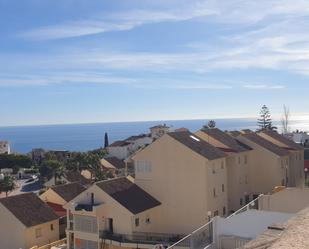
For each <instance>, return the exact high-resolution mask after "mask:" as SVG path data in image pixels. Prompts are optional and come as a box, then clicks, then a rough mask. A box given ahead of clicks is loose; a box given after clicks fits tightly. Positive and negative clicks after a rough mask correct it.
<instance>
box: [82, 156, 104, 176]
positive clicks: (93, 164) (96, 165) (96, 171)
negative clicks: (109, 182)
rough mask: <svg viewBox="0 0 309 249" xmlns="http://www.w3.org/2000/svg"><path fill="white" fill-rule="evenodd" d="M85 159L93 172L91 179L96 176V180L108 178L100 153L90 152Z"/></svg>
mask: <svg viewBox="0 0 309 249" xmlns="http://www.w3.org/2000/svg"><path fill="white" fill-rule="evenodd" d="M85 160H86V164H87V169H88V170H89V171H90V173H91V179H93V178H94V180H95V181H100V180H104V179H106V178H107V177H106V174H105V173H104V172H103V170H102V167H101V163H100V156H99V155H97V154H92V153H88V154H87V156H86V158H85Z"/></svg>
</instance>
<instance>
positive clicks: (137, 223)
mask: <svg viewBox="0 0 309 249" xmlns="http://www.w3.org/2000/svg"><path fill="white" fill-rule="evenodd" d="M135 226H136V227H138V226H139V218H135Z"/></svg>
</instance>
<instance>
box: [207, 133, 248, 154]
mask: <svg viewBox="0 0 309 249" xmlns="http://www.w3.org/2000/svg"><path fill="white" fill-rule="evenodd" d="M201 131H202V132H204V133H206V134H207V135H208V136H210V137H212V138H214V139H216V140H217V141H219V142H220V143H222V144H224V145H225V146H227V147H229V148H230V149H232V151H234V152H245V151H248V150H252V149H251V148H250V147H249V146H247V145H244V144H243V143H241V142H240V141H238V140H237V139H236V138H234V137H232V136H230V135H228V134H226V133H225V132H223V131H221V130H219V129H217V128H214V129H203V130H201Z"/></svg>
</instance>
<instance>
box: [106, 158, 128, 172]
mask: <svg viewBox="0 0 309 249" xmlns="http://www.w3.org/2000/svg"><path fill="white" fill-rule="evenodd" d="M104 160H106V161H107V162H109V163H110V164H111V165H113V166H114V167H115V168H116V169H124V168H125V166H126V165H125V163H124V161H122V160H120V159H118V158H117V157H106V158H104ZM101 162H102V161H101ZM103 167H104V162H103Z"/></svg>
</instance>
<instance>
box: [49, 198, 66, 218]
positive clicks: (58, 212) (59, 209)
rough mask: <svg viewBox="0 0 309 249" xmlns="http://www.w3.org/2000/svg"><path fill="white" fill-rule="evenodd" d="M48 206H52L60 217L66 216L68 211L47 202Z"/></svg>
mask: <svg viewBox="0 0 309 249" xmlns="http://www.w3.org/2000/svg"><path fill="white" fill-rule="evenodd" d="M46 204H47V205H48V206H50V207H51V208H52V209H53V210H54V212H55V213H56V214H57V215H58V216H59V217H64V216H66V210H65V209H64V208H63V207H62V206H61V205H59V204H56V203H52V202H46Z"/></svg>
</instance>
